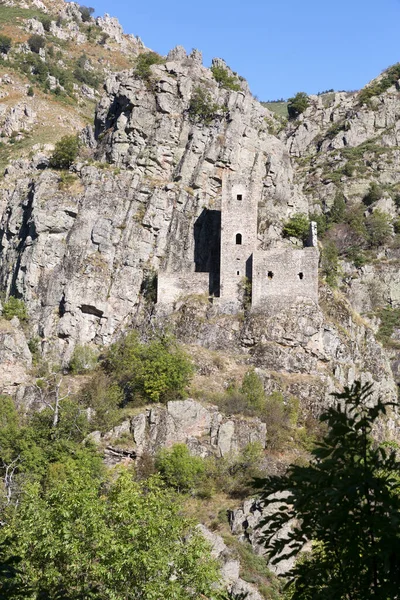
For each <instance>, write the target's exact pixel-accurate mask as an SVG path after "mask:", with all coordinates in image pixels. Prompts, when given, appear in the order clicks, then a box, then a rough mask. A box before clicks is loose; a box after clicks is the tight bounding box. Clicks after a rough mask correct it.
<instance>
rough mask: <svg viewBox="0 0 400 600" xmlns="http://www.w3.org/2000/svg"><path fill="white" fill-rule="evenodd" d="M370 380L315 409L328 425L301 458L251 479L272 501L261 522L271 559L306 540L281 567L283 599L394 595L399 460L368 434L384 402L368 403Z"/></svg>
mask: <svg viewBox="0 0 400 600" xmlns="http://www.w3.org/2000/svg"><path fill="white" fill-rule="evenodd" d="M371 388H372V386H371V385H370V384H368V385H361V383H360V382H356V383H355V384H354V385H353V386H352V387H351V388H345V390H344V392H343V393H341V394H334V396H335V397H336V399H337V404H336V405H335V406H332V407H330V408H328V409H327V410H326V411H325V412H323V413H322V415H321V417H320V420H321V421H322V422H323V423H325V424H327V426H328V432H327V433H326V435H325V436H324V438H323V440H322V441H321V442H320V443H318V444H317V445H316V448H315V449H314V450H313V451H312V460H311V462H310V464H309V465H308V466H299V465H291V466H290V467H289V470H288V472H287V474H286V475H285V476H283V477H269V478H268V479H266V480H259V481H258V487H259V488H260V489H261V490H262V499H263V501H264V503H265V505H269V504H271V503H274V502H275V507H276V512H275V514H274V515H273V516H272V517H271V518H270V519H269V520H268V519H266V520H265V521H264V522H263V523H262V525H264V526H266V527H267V529H266V531H265V532H264V539H265V543H266V547H267V550H268V552H269V555H270V557H272V560H273V562H275V563H276V562H279V560H282V559H284V558H285V557H286V558H288V557H290V556H294V555H295V556H296V555H299V553H300V551H301V550H302V548H303V547H304V545H305V543H306V542H307V541H309V540H312V543H313V545H312V550H311V551H310V552H304V553H303V554H302V556H301V558H299V560H298V561H297V563H296V564H295V566H294V567H293V568H292V569H291V571H290V573H289V581H290V583H289V589H290V595H289V597H290V598H291V600H369V599H371V600H372V599H376V600H389V598H390V600H397V599H398V598H400V529H399V524H400V493H399V492H400V485H399V478H398V473H399V469H400V461H399V459H398V457H397V455H396V451H395V450H393V449H390V448H385V447H383V446H382V445H378V444H377V443H376V442H374V440H373V439H372V435H371V434H372V430H373V427H374V426H375V425H376V421H377V419H378V418H380V417H381V416H382V415H384V414H385V413H386V409H387V407H388V406H390V405H391V404H392V403H389V402H386V403H385V402H382V401H381V400H380V399H379V400H378V401H377V402H376V403H375V404H374V403H373V402H372V398H371ZM282 492H284V494H283V495H282ZM278 493H280V496H278V497H279V498H280V500H279V503H278V504H279V506H278V507H277V504H276V498H277V497H276V494H278ZM292 519H296V521H295V523H296V524H295V525H293V527H291V528H290V531H289V533H288V534H286V535H282V534H281V535H279V536H278V537H276V536H275V534H276V533H277V532H278V531H280V530H281V529H282V527H283V526H284V525H285V523H288V522H289V521H290V520H292ZM274 536H275V537H274Z"/></svg>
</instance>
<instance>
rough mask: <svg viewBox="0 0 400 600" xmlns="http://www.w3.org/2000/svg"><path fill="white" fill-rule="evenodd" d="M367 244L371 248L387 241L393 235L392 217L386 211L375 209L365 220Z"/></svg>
mask: <svg viewBox="0 0 400 600" xmlns="http://www.w3.org/2000/svg"><path fill="white" fill-rule="evenodd" d="M365 224H366V228H367V233H368V241H369V245H370V246H372V247H373V248H377V247H378V246H383V245H384V244H385V243H388V242H389V241H390V239H391V237H392V235H393V229H392V219H391V217H390V215H388V213H385V212H384V211H382V210H379V209H376V210H374V212H373V213H372V214H370V215H369V216H368V218H367V220H366V223H365Z"/></svg>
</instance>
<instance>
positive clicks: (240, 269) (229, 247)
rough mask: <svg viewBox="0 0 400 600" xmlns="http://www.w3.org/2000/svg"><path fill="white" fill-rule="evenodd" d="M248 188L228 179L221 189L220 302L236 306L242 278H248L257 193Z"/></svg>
mask: <svg viewBox="0 0 400 600" xmlns="http://www.w3.org/2000/svg"><path fill="white" fill-rule="evenodd" d="M252 187H253V186H252V185H251V184H249V183H247V184H246V183H242V182H240V183H239V182H236V181H234V180H233V181H232V180H229V179H226V180H225V181H224V183H223V186H222V215H221V289H220V297H221V303H225V302H228V303H233V304H239V302H240V289H241V286H242V284H243V279H244V277H248V278H249V279H251V277H252V254H253V252H254V250H255V248H256V247H257V207H258V197H257V193H256V191H255V190H253V189H252ZM239 236H240V238H239V239H238V237H239Z"/></svg>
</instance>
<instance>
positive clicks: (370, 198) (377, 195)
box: [363, 181, 383, 206]
mask: <svg viewBox="0 0 400 600" xmlns="http://www.w3.org/2000/svg"><path fill="white" fill-rule="evenodd" d="M382 193H383V192H382V188H381V187H380V186H379V185H378V184H377V183H376V182H375V181H373V182H372V183H371V185H370V186H369V189H368V192H367V193H366V195H365V196H364V198H363V202H364V204H365V206H371V204H374V203H375V202H378V200H380V199H381V198H382Z"/></svg>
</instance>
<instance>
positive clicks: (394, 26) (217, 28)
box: [82, 0, 400, 100]
mask: <svg viewBox="0 0 400 600" xmlns="http://www.w3.org/2000/svg"><path fill="white" fill-rule="evenodd" d="M82 4H84V2H82ZM87 4H88V5H89V6H92V7H93V8H95V14H96V15H102V14H104V13H105V12H108V13H109V14H111V15H112V16H116V17H118V19H119V21H120V22H121V24H122V26H123V27H124V30H125V32H126V33H133V34H135V35H139V36H140V37H141V38H142V40H143V42H144V43H145V45H146V46H148V47H149V48H151V49H152V50H155V51H157V52H159V53H160V54H166V53H167V52H168V50H169V49H170V48H172V47H174V46H176V45H177V44H181V45H182V46H184V47H185V48H186V49H187V50H191V49H192V48H198V49H199V50H202V52H203V58H204V64H205V65H206V66H209V65H210V62H211V59H212V58H213V57H214V56H219V57H222V58H224V59H225V60H226V61H227V63H228V64H229V65H230V66H231V67H232V68H233V69H234V70H235V71H237V72H238V73H239V74H240V75H242V76H243V77H245V78H246V79H247V80H248V82H249V85H250V88H251V90H252V92H253V94H255V95H257V96H258V98H259V99H260V100H267V99H276V98H280V97H284V98H287V97H288V96H291V95H293V94H295V93H296V92H298V91H305V92H307V93H309V94H311V93H317V92H318V91H321V90H325V89H329V88H334V89H335V90H339V89H344V90H352V89H359V88H361V87H363V86H364V85H365V84H366V83H367V82H368V81H369V80H370V79H372V78H373V77H376V76H377V75H378V74H379V73H380V72H381V71H382V70H383V69H385V68H386V67H388V66H389V65H391V64H393V63H395V62H398V61H400V48H399V42H398V39H399V33H398V32H399V23H400V0H381V1H380V2H376V1H375V2H372V1H371V0H363V1H361V0H336V1H335V2H326V1H325V2H324V0H319V1H317V0H303V1H302V2H298V1H295V0H283V1H280V2H279V1H275V2H269V1H268V0H264V1H262V0H247V2H246V1H241V2H239V1H237V0H230V1H229V2H228V1H227V0H218V1H215V0H214V1H212V0H203V1H202V2H190V0H186V1H185V2H183V1H182V0H168V1H165V0H164V1H161V0H151V1H150V2H145V1H143V0H141V2H135V1H132V2H131V1H130V2H128V1H124V0H92V1H90V2H87Z"/></svg>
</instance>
